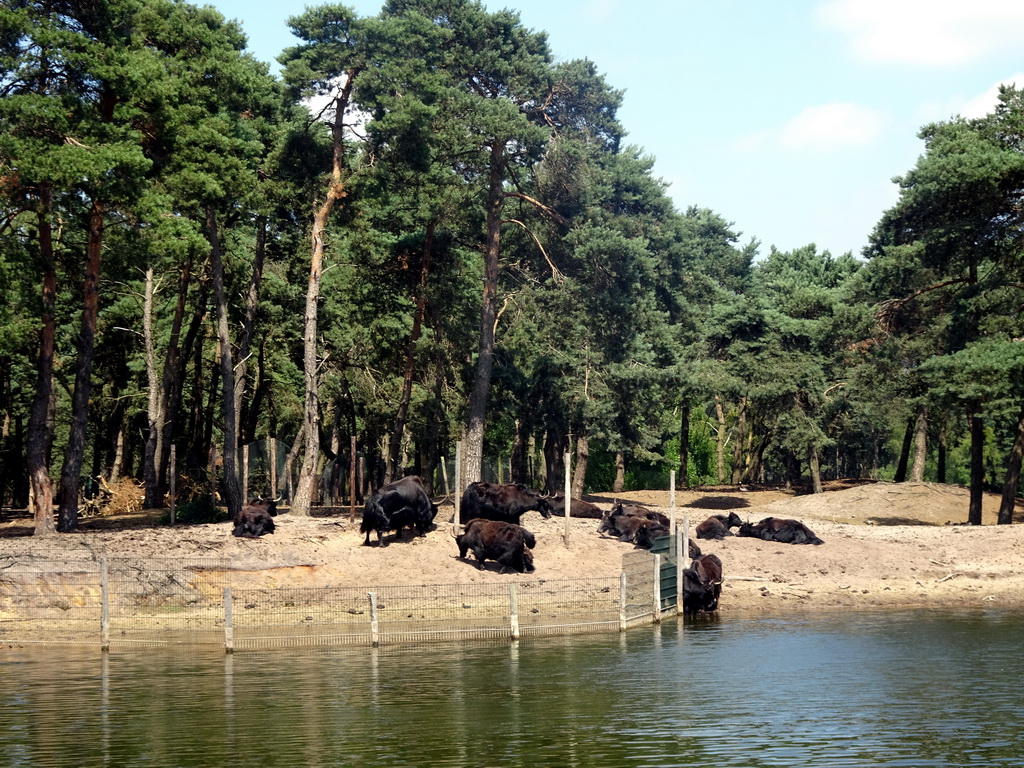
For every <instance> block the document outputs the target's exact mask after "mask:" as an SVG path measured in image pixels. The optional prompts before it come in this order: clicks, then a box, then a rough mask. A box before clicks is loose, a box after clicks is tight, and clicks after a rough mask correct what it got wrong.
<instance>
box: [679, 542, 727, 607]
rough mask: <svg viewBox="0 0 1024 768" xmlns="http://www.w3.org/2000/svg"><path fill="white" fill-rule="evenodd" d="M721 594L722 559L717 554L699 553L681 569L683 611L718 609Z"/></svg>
mask: <svg viewBox="0 0 1024 768" xmlns="http://www.w3.org/2000/svg"><path fill="white" fill-rule="evenodd" d="M721 594H722V561H721V560H719V559H718V556H717V555H701V556H700V557H696V558H694V559H693V562H692V563H690V567H689V568H684V569H683V612H684V613H698V612H700V611H716V610H718V598H719V596H720V595H721Z"/></svg>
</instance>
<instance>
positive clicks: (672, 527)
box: [668, 469, 676, 533]
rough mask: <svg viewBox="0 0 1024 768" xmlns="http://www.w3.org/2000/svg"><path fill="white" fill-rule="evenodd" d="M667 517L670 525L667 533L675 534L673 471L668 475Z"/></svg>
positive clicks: (674, 485) (674, 480) (674, 479)
mask: <svg viewBox="0 0 1024 768" xmlns="http://www.w3.org/2000/svg"><path fill="white" fill-rule="evenodd" d="M668 515H669V520H670V521H671V524H670V525H669V533H675V532H676V471H675V470H674V469H673V470H671V471H670V472H669V473H668Z"/></svg>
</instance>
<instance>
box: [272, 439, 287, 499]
mask: <svg viewBox="0 0 1024 768" xmlns="http://www.w3.org/2000/svg"><path fill="white" fill-rule="evenodd" d="M267 457H268V460H269V461H268V463H269V464H270V497H271V498H273V499H276V498H277V495H278V494H277V438H276V437H274V436H273V435H267ZM288 503H289V504H291V503H292V500H291V499H288Z"/></svg>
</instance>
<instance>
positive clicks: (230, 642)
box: [224, 587, 235, 653]
mask: <svg viewBox="0 0 1024 768" xmlns="http://www.w3.org/2000/svg"><path fill="white" fill-rule="evenodd" d="M224 652H225V653H234V652H235V625H234V617H233V616H232V613H231V587H224Z"/></svg>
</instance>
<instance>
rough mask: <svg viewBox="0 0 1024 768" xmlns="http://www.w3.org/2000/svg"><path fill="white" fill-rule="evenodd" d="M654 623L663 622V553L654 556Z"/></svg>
mask: <svg viewBox="0 0 1024 768" xmlns="http://www.w3.org/2000/svg"><path fill="white" fill-rule="evenodd" d="M653 618H654V623H655V624H660V623H661V555H655V556H654V617H653Z"/></svg>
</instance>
